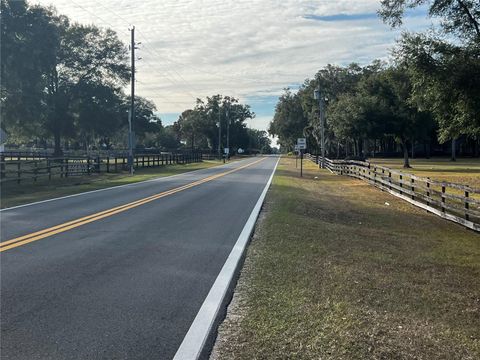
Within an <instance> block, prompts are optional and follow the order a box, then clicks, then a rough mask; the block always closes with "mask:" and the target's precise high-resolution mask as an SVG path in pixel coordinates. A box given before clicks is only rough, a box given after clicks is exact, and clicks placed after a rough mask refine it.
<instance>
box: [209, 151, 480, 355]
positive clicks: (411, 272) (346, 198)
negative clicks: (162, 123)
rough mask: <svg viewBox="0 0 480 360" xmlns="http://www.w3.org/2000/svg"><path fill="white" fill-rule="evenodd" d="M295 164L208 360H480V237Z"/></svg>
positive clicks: (286, 165)
mask: <svg viewBox="0 0 480 360" xmlns="http://www.w3.org/2000/svg"><path fill="white" fill-rule="evenodd" d="M294 163H295V161H294V160H291V159H285V158H283V159H282V162H281V164H280V166H279V168H278V171H277V173H276V175H275V177H274V181H273V185H272V188H271V190H270V191H269V193H268V196H267V200H266V204H265V206H264V211H263V212H262V214H261V219H260V221H259V223H258V225H257V229H256V232H255V235H254V238H253V240H252V243H251V245H250V247H249V249H248V252H247V256H246V260H245V265H244V267H243V270H242V273H241V276H240V279H239V282H238V284H237V287H236V291H235V295H234V298H233V301H232V303H231V304H230V306H229V310H228V314H227V318H226V320H225V321H224V322H223V324H222V325H221V327H220V330H219V338H218V340H217V343H216V346H215V348H214V353H213V355H212V359H226V358H228V359H249V360H250V359H478V358H480V281H479V279H480V236H479V235H478V234H476V233H473V232H472V231H469V230H466V229H465V228H463V227H461V226H458V225H456V224H454V223H451V222H448V221H446V220H443V219H441V218H439V217H436V216H433V215H431V214H428V213H426V212H425V211H422V210H421V209H418V208H415V207H413V206H411V205H409V204H408V203H406V202H404V201H402V200H400V199H397V198H395V197H393V196H391V195H388V194H386V193H383V192H381V191H380V190H378V189H376V188H374V187H372V186H369V185H367V184H366V183H365V182H362V181H359V180H355V179H352V178H348V177H342V176H336V175H333V174H330V173H328V172H326V171H320V170H318V169H317V168H316V167H315V166H314V165H313V164H309V163H307V164H306V170H305V177H304V178H303V179H301V178H299V177H298V170H296V169H295V165H294ZM315 177H317V178H315ZM386 203H388V205H387V204H386Z"/></svg>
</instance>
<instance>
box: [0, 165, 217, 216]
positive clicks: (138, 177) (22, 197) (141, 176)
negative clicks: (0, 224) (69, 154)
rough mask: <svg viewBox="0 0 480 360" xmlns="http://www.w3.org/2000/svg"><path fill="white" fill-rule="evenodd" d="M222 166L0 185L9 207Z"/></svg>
mask: <svg viewBox="0 0 480 360" xmlns="http://www.w3.org/2000/svg"><path fill="white" fill-rule="evenodd" d="M220 164H222V162H221V161H216V160H204V161H202V162H200V163H192V164H186V165H181V164H176V165H167V166H162V167H152V168H145V169H142V168H141V169H138V170H137V171H136V172H135V175H133V176H130V175H129V174H128V173H126V172H121V173H102V174H93V175H90V176H75V177H69V178H53V179H52V180H50V181H48V180H47V179H39V180H38V181H37V182H33V180H29V181H24V182H22V183H20V184H16V183H15V182H7V183H4V184H2V186H1V193H0V195H1V199H0V200H1V201H0V207H1V208H2V209H3V208H6V207H11V206H16V205H21V204H27V203H31V202H34V201H40V200H45V199H51V198H55V197H59V196H66V195H72V194H77V193H81V192H85V191H90V190H97V189H103V188H107V187H112V186H118V185H125V184H130V183H135V182H139V181H145V180H149V179H153V178H157V177H165V176H171V175H177V174H181V173H184V172H188V171H193V170H199V169H205V168H209V167H212V166H217V165H220Z"/></svg>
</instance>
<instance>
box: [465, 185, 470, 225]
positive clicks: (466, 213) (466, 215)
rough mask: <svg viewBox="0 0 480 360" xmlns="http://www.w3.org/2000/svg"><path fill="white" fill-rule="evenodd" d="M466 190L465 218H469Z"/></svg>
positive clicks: (466, 192)
mask: <svg viewBox="0 0 480 360" xmlns="http://www.w3.org/2000/svg"><path fill="white" fill-rule="evenodd" d="M468 195H469V193H468V190H465V220H470V217H469V216H468V208H469V205H468Z"/></svg>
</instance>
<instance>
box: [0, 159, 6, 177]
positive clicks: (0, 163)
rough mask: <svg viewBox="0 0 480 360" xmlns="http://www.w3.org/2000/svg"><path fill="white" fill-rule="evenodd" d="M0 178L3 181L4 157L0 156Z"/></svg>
mask: <svg viewBox="0 0 480 360" xmlns="http://www.w3.org/2000/svg"><path fill="white" fill-rule="evenodd" d="M0 172H1V173H0V178H1V179H5V156H3V155H1V156H0Z"/></svg>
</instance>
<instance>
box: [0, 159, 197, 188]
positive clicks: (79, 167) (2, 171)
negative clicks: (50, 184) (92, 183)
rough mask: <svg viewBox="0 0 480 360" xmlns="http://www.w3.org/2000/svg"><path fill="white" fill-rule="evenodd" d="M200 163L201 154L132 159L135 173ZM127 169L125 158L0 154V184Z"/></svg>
mask: <svg viewBox="0 0 480 360" xmlns="http://www.w3.org/2000/svg"><path fill="white" fill-rule="evenodd" d="M201 161H202V154H201V153H197V152H191V153H182V154H174V153H160V154H137V155H135V156H134V157H133V165H134V168H135V169H139V168H149V167H157V166H165V165H172V164H188V163H192V162H201ZM127 169H128V158H127V157H125V156H121V157H119V156H114V157H110V156H106V157H100V156H97V157H88V156H86V157H68V158H67V157H61V158H54V157H49V156H41V154H33V155H31V154H15V155H13V154H11V153H1V154H0V182H1V183H4V182H9V181H14V182H17V183H18V184H20V183H21V182H24V181H33V182H36V181H37V180H38V179H40V178H43V179H48V180H51V179H52V178H53V177H60V178H63V177H71V176H88V175H91V174H94V173H105V172H106V173H111V172H120V171H124V170H127Z"/></svg>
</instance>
